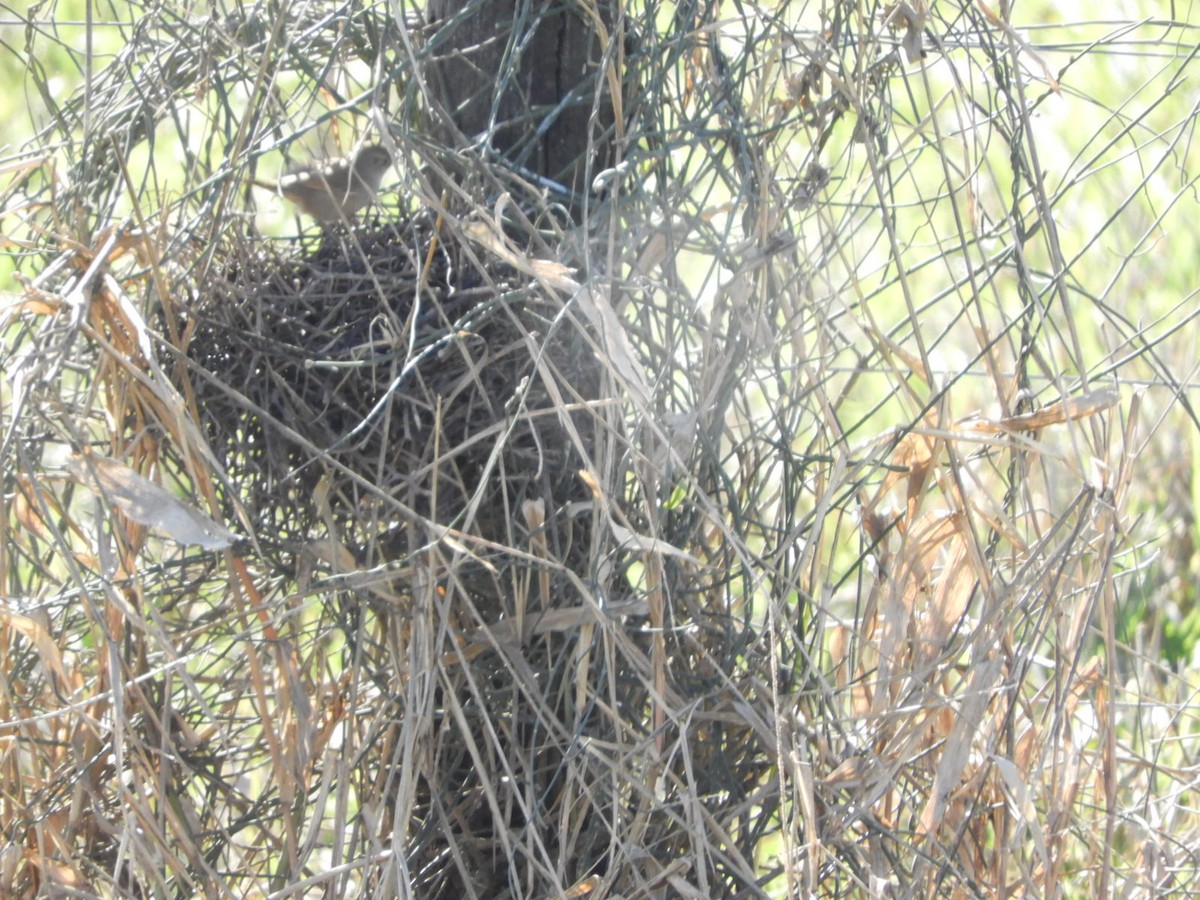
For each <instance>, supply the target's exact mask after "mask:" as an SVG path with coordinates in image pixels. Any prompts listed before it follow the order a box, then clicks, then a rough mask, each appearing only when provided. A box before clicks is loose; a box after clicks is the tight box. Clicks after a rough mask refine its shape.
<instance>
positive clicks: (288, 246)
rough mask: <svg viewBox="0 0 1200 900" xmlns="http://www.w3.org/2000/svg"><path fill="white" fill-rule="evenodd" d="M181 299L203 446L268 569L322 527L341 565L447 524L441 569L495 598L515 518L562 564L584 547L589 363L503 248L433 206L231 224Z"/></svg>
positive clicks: (570, 321) (525, 537) (521, 549)
mask: <svg viewBox="0 0 1200 900" xmlns="http://www.w3.org/2000/svg"><path fill="white" fill-rule="evenodd" d="M480 260H483V262H481V261H480ZM488 260H491V261H488ZM192 316H193V318H194V322H193V323H192V328H193V331H192V336H191V340H190V343H189V348H188V356H189V358H190V360H191V361H192V362H193V363H194V364H195V366H197V367H199V368H200V369H202V370H203V371H204V372H206V373H207V374H208V377H206V378H195V377H194V378H193V380H194V382H195V390H196V392H197V406H198V408H199V409H200V410H201V417H202V421H203V424H204V427H205V428H206V429H207V432H208V437H209V440H210V444H211V446H212V447H213V448H214V451H215V452H216V453H217V454H218V457H219V459H220V461H221V463H222V464H223V467H224V469H225V470H226V472H228V473H229V474H230V478H231V481H232V484H233V486H234V488H235V491H236V501H237V502H238V503H240V504H241V505H242V507H243V508H244V510H245V512H246V514H247V515H248V516H249V518H250V524H251V527H252V528H253V531H254V534H255V535H256V537H257V540H258V541H259V544H260V546H261V547H262V548H263V551H264V553H265V554H266V555H267V557H268V558H272V559H274V560H275V561H276V562H277V563H278V564H280V565H281V566H283V567H284V569H285V570H289V569H290V566H291V564H292V563H291V562H290V560H292V559H293V558H294V554H295V552H296V551H297V550H298V549H300V548H301V547H303V546H304V545H305V544H306V542H310V541H313V540H314V539H317V538H320V539H324V538H325V537H327V536H328V537H334V538H336V540H337V541H338V543H340V544H341V545H342V546H344V547H347V548H349V549H350V551H351V553H352V554H353V555H354V557H355V559H354V562H355V565H356V566H364V565H378V564H380V563H387V562H395V561H397V560H400V559H402V558H404V557H405V556H406V555H407V554H409V553H410V552H412V551H414V550H415V549H417V548H420V547H423V546H426V545H427V544H429V543H430V542H434V541H438V540H442V539H448V540H449V543H450V544H451V545H452V546H453V547H454V548H455V550H456V553H455V554H452V555H456V556H457V559H456V561H455V562H454V564H453V565H452V566H451V569H450V574H451V576H452V577H454V578H457V579H459V581H460V584H462V585H464V586H466V587H467V588H468V589H469V590H470V592H471V593H472V595H473V596H475V597H476V598H478V597H480V596H492V597H495V596H498V595H499V594H500V593H501V592H502V591H501V587H500V583H499V582H500V580H501V579H502V578H503V577H504V573H505V571H506V569H507V568H508V567H509V564H510V563H511V560H512V558H513V557H512V554H510V553H509V552H508V551H509V550H515V551H516V554H517V556H520V557H522V558H525V559H526V560H527V558H528V554H529V551H530V546H531V544H530V540H531V536H532V532H534V531H536V532H537V537H536V543H537V546H538V547H539V548H541V552H542V553H544V554H545V555H546V556H548V557H550V558H552V559H554V560H555V561H556V563H557V564H562V565H565V566H567V567H570V566H571V564H572V562H575V561H577V557H578V554H579V552H580V551H581V550H582V549H583V548H585V547H586V546H587V544H588V541H587V540H586V536H585V535H583V534H581V533H580V532H579V529H580V527H581V526H584V523H590V520H591V514H590V512H588V506H587V504H586V501H588V500H589V499H590V496H591V495H590V492H589V491H588V490H587V488H586V486H585V483H584V482H583V480H582V479H581V478H580V476H579V470H580V468H581V467H582V466H583V456H582V455H581V454H582V453H586V452H588V450H587V448H588V447H589V445H590V441H591V440H592V434H593V432H594V428H593V421H594V419H593V412H592V402H593V401H594V400H596V399H597V398H598V396H599V390H600V384H601V378H600V373H601V370H600V367H599V365H598V363H597V360H596V357H595V355H594V353H593V351H592V349H591V348H592V346H593V344H592V342H591V340H590V339H589V337H588V336H587V335H586V333H585V332H584V331H583V330H581V327H580V326H579V324H578V323H577V322H576V320H575V319H574V318H573V317H571V316H570V315H567V314H565V307H564V300H563V298H561V297H559V296H557V295H556V294H555V293H554V292H553V291H552V290H549V289H547V288H546V287H544V286H543V285H542V284H539V283H538V281H537V279H535V278H531V277H529V276H528V275H527V274H524V273H520V272H518V270H517V268H516V267H515V266H514V265H512V264H510V262H507V261H504V260H497V259H496V258H495V257H494V256H492V255H490V254H489V253H488V252H487V251H486V250H485V249H483V248H481V247H479V246H473V245H472V242H471V241H470V240H467V239H465V238H463V237H462V236H461V235H459V236H457V237H455V238H451V239H447V236H446V235H445V234H444V233H439V232H437V231H436V230H435V228H434V222H433V220H432V218H418V219H416V220H413V221H410V222H406V223H404V224H391V223H384V222H380V221H375V222H373V223H369V224H366V225H363V226H359V227H357V228H354V229H352V230H346V229H336V230H330V231H326V232H324V233H323V234H322V235H321V236H320V237H319V238H306V239H304V240H302V241H299V242H295V243H293V242H274V243H270V242H265V241H262V240H261V239H258V240H252V239H250V238H244V237H237V236H235V237H231V238H229V239H228V240H227V247H226V254H225V259H224V265H223V268H222V271H221V278H220V279H219V280H214V281H213V282H212V283H210V285H209V286H208V290H207V293H206V295H205V296H204V297H203V298H202V300H201V301H200V302H199V303H198V304H197V305H196V307H195V308H194V309H193V310H192ZM531 504H532V505H531ZM411 526H417V527H416V528H415V529H414V528H412V527H411ZM586 527H590V524H588V525H586Z"/></svg>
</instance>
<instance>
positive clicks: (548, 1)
mask: <svg viewBox="0 0 1200 900" xmlns="http://www.w3.org/2000/svg"><path fill="white" fill-rule="evenodd" d="M584 8H585V4H582V3H580V4H575V3H571V2H569V0H429V2H428V6H427V11H428V14H429V18H430V21H431V22H432V23H433V25H434V37H433V39H432V41H431V45H432V50H433V58H434V60H435V62H434V63H433V64H432V65H431V66H430V67H429V70H428V73H427V74H428V82H429V85H430V88H431V90H432V91H433V93H434V97H435V99H436V100H438V101H439V102H440V103H441V106H442V110H435V112H434V116H435V121H434V123H433V125H434V129H435V133H436V134H438V136H439V137H440V138H442V139H443V140H445V141H446V143H448V144H449V145H450V146H457V145H458V144H459V143H460V142H461V140H462V137H459V133H461V135H462V136H463V137H465V138H466V140H467V142H469V143H477V142H480V141H482V142H484V143H485V144H487V145H488V146H490V147H491V148H492V149H493V150H494V151H495V152H496V153H498V154H499V155H500V156H502V157H504V158H505V159H507V160H508V161H510V162H512V163H514V164H516V165H519V166H521V167H523V168H525V169H527V170H528V171H530V172H533V173H535V174H537V175H540V176H543V177H546V178H550V179H552V180H554V181H556V182H558V183H559V184H562V185H563V186H565V187H567V188H569V189H571V190H572V191H575V192H576V193H578V192H580V191H583V190H585V189H586V187H587V184H588V182H589V181H590V179H591V178H593V177H594V176H595V175H596V174H597V173H598V172H600V171H601V170H602V169H604V168H606V167H607V166H609V165H611V164H612V163H611V159H612V146H613V128H612V123H613V122H614V120H615V117H614V114H613V105H612V101H611V98H610V96H609V92H608V90H607V84H606V83H605V80H604V76H603V71H604V67H603V66H602V58H603V53H604V46H603V44H602V40H601V38H602V36H601V34H599V33H598V29H597V27H596V22H595V21H594V20H593V19H592V18H591V17H590V16H588V15H587V14H586V13H585V12H583V10H584ZM593 8H595V9H597V10H598V12H599V15H600V17H601V20H602V22H603V23H604V30H605V31H606V32H608V31H610V27H611V22H612V17H611V10H610V3H609V2H608V0H598V2H596V3H595V4H594V7H593ZM597 91H600V97H599V101H598V102H597ZM593 110H595V112H596V114H595V116H594V117H593ZM447 117H448V118H449V120H450V121H449V122H447V121H445V119H446V118H447ZM589 142H590V143H589ZM589 146H590V147H591V149H590V151H589Z"/></svg>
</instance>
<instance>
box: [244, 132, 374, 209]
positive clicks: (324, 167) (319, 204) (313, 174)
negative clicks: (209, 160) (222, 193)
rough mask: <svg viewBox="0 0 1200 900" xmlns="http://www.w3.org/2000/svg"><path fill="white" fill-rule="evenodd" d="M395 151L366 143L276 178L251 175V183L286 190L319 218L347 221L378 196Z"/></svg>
mask: <svg viewBox="0 0 1200 900" xmlns="http://www.w3.org/2000/svg"><path fill="white" fill-rule="evenodd" d="M391 164H392V154H391V153H389V152H388V150H387V148H386V147H384V146H382V145H380V144H366V145H364V146H363V147H361V148H359V150H358V151H357V152H356V153H355V154H354V155H353V156H350V157H345V158H342V159H330V160H325V161H323V162H319V163H316V164H314V165H311V166H308V167H306V168H303V169H298V170H297V171H295V172H289V173H288V174H287V175H284V176H283V177H281V178H280V179H279V180H277V181H272V180H271V179H268V178H252V179H251V183H252V184H254V185H257V186H258V187H261V188H266V189H267V190H269V191H275V192H276V193H279V194H283V196H285V197H286V198H287V199H288V200H291V201H292V203H294V204H295V205H296V208H297V209H299V210H300V212H302V213H304V214H305V215H308V216H311V217H312V218H314V219H316V220H317V221H318V222H345V221H347V220H348V219H350V217H351V216H353V215H354V214H355V213H356V212H358V211H359V210H360V209H362V208H363V207H364V206H366V205H367V204H369V203H371V202H372V201H373V200H374V199H375V192H376V191H377V190H379V182H380V181H381V180H382V178H383V173H384V172H386V171H387V170H388V168H389V167H390V166H391Z"/></svg>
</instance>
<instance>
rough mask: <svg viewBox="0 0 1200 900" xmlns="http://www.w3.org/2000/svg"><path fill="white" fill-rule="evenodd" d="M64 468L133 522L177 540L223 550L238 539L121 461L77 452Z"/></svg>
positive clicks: (205, 547) (209, 548)
mask: <svg viewBox="0 0 1200 900" xmlns="http://www.w3.org/2000/svg"><path fill="white" fill-rule="evenodd" d="M67 469H68V471H70V473H71V474H72V475H73V476H74V477H75V478H76V479H77V480H78V481H79V482H80V484H82V485H83V486H84V487H86V488H88V490H90V491H92V492H93V493H95V494H97V495H98V496H101V497H104V498H106V499H107V500H109V501H110V502H111V503H112V504H113V506H115V507H116V508H117V509H119V510H120V511H121V512H123V513H124V514H125V515H127V516H128V517H129V518H130V519H132V520H133V521H134V522H137V523H138V524H139V525H145V526H146V527H147V528H154V529H157V530H158V531H159V532H161V533H162V534H163V535H165V536H166V537H168V538H170V539H171V540H173V541H175V542H176V543H179V544H196V545H199V546H200V547H203V548H204V549H205V550H223V549H225V548H226V547H229V546H231V545H232V544H233V542H234V541H236V540H237V539H238V536H237V535H236V534H234V533H233V532H232V531H229V530H228V529H226V528H225V527H224V526H222V525H220V524H218V523H217V522H215V521H213V520H212V519H210V518H209V517H208V516H206V515H204V514H203V513H201V512H199V511H197V510H195V509H193V508H192V507H190V506H188V505H187V504H186V503H184V502H183V501H181V500H179V499H177V498H176V497H175V496H173V495H172V494H171V493H170V492H169V491H167V490H166V489H165V488H162V487H159V486H158V485H157V484H155V483H154V482H152V481H150V480H149V479H147V478H143V477H142V476H141V475H139V474H138V473H137V472H135V471H133V469H131V468H129V467H128V466H124V465H122V464H121V463H118V462H115V461H113V460H111V459H105V458H104V457H101V456H96V455H94V454H88V455H87V456H86V457H85V456H84V455H83V454H78V453H77V454H74V455H73V456H72V457H71V459H70V460H69V461H68V462H67Z"/></svg>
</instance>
